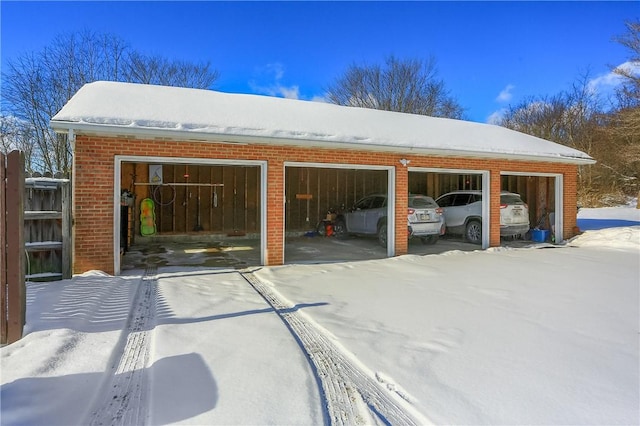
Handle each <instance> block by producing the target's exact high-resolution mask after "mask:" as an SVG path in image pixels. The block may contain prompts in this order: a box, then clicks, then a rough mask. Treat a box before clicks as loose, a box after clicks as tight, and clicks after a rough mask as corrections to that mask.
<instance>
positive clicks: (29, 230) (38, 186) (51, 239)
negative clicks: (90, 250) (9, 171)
mask: <svg viewBox="0 0 640 426" xmlns="http://www.w3.org/2000/svg"><path fill="white" fill-rule="evenodd" d="M70 189H71V188H70V182H69V180H67V179H58V178H50V177H41V176H39V177H30V178H27V179H25V185H24V238H25V250H26V253H27V257H26V260H27V262H26V278H27V280H28V281H50V280H59V279H65V278H71V191H70Z"/></svg>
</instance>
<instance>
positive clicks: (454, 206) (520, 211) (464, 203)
mask: <svg viewBox="0 0 640 426" xmlns="http://www.w3.org/2000/svg"><path fill="white" fill-rule="evenodd" d="M436 203H438V205H439V206H440V207H441V208H442V209H443V210H444V217H445V223H446V225H447V233H450V234H456V235H464V236H465V238H466V239H467V240H468V241H469V242H472V243H475V244H480V243H481V242H482V191H455V192H449V193H447V194H444V195H441V196H440V197H438V198H437V199H436ZM528 231H529V207H528V206H527V204H526V203H525V202H524V201H522V198H520V195H518V194H515V193H513V192H507V191H502V192H501V193H500V236H501V237H508V236H516V235H523V236H524V234H526V233H527V232H528Z"/></svg>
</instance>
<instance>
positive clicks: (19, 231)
mask: <svg viewBox="0 0 640 426" xmlns="http://www.w3.org/2000/svg"><path fill="white" fill-rule="evenodd" d="M5 182H6V185H7V186H6V191H5V192H4V194H5V197H6V199H5V207H6V223H5V225H4V226H5V231H6V232H4V233H3V235H5V238H6V246H5V247H6V253H5V259H6V265H5V266H6V267H5V269H4V271H6V272H5V273H6V291H7V303H6V305H5V304H4V303H3V305H2V308H5V309H6V311H4V312H3V316H5V315H6V318H7V336H6V337H7V343H13V342H16V341H18V340H20V338H21V337H22V332H23V329H24V324H25V319H26V304H27V295H26V286H25V282H24V278H25V276H24V257H25V252H24V153H23V152H21V151H12V152H10V153H9V154H8V155H7V170H6V179H5Z"/></svg>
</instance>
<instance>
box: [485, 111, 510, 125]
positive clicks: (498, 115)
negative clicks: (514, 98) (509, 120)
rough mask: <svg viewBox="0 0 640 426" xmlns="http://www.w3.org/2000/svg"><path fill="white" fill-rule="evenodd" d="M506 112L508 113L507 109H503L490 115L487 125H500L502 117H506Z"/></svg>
mask: <svg viewBox="0 0 640 426" xmlns="http://www.w3.org/2000/svg"><path fill="white" fill-rule="evenodd" d="M505 112H507V110H506V108H502V109H499V110H497V111H494V112H493V113H492V114H491V115H489V117H487V123H489V124H498V123H499V122H500V120H502V117H503V116H504V113H505Z"/></svg>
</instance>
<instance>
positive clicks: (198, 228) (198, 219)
mask: <svg viewBox="0 0 640 426" xmlns="http://www.w3.org/2000/svg"><path fill="white" fill-rule="evenodd" d="M196 209H197V211H196V224H195V225H194V226H193V230H194V231H202V230H203V229H204V228H203V227H202V225H201V224H200V187H198V200H197V204H196Z"/></svg>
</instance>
